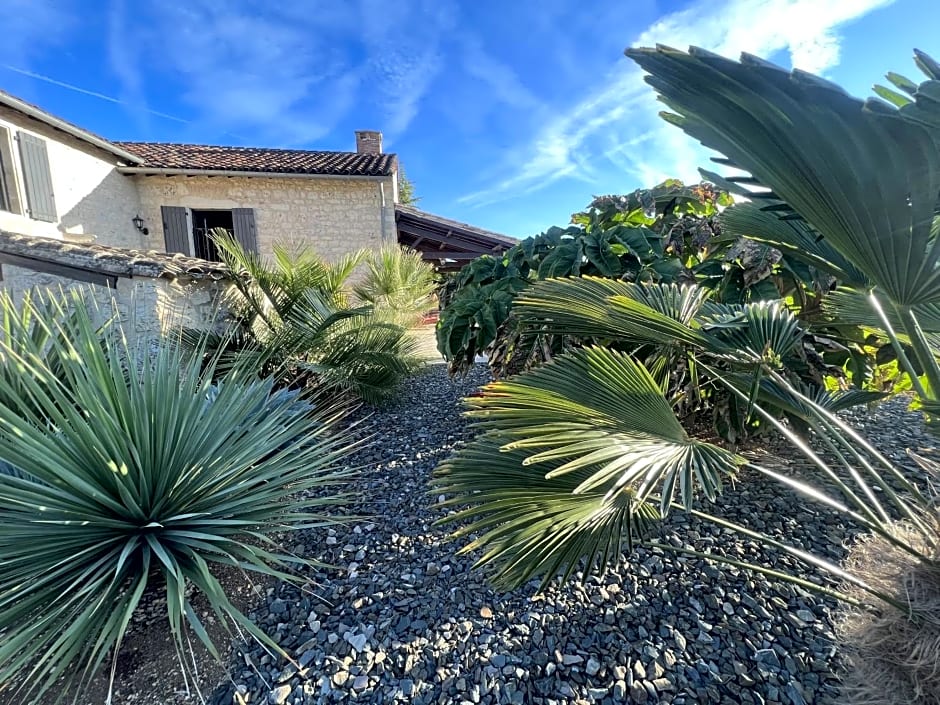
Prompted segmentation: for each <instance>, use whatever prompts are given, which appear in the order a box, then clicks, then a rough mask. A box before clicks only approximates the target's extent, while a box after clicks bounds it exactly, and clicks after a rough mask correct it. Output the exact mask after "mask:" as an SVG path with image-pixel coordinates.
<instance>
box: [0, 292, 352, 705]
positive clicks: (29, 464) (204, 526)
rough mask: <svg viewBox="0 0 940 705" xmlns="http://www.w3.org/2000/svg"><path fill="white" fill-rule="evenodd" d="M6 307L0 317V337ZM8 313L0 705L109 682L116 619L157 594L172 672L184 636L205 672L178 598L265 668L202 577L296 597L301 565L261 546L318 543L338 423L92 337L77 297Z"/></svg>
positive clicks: (250, 386) (114, 334)
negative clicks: (298, 534) (103, 679)
mask: <svg viewBox="0 0 940 705" xmlns="http://www.w3.org/2000/svg"><path fill="white" fill-rule="evenodd" d="M11 305H12V302H11V300H10V299H9V298H3V299H0V306H2V307H3V314H4V316H5V317H6V319H7V320H10V319H11V318H14V317H15V315H14V314H12V313H11V312H10V310H9V307H10V306H11ZM23 306H24V307H25V310H26V311H28V319H29V321H30V323H29V325H28V326H24V327H22V328H20V329H19V332H17V333H16V334H14V335H13V336H11V337H7V338H3V339H0V360H2V363H3V369H4V370H10V369H15V370H16V373H15V375H13V374H6V373H5V374H2V375H0V463H2V464H5V466H6V467H10V468H12V469H13V470H15V472H8V473H0V565H2V566H3V569H2V570H0V632H2V634H3V638H2V639H0V693H4V695H3V697H2V698H0V699H2V700H4V702H14V701H16V702H38V701H40V700H42V701H43V702H49V701H51V700H56V701H58V700H61V699H64V698H66V697H67V696H74V697H75V698H76V699H77V697H78V692H79V691H80V689H81V687H82V685H84V684H86V683H87V682H88V680H89V679H90V678H91V677H92V676H94V675H95V674H96V673H97V672H98V671H99V670H100V669H101V667H102V666H103V664H104V662H105V659H106V658H108V656H109V654H110V655H111V659H112V665H111V679H112V682H113V679H114V677H115V670H114V669H115V664H116V661H115V659H116V658H117V654H118V651H119V648H120V645H121V642H122V638H123V636H124V633H125V631H126V630H127V628H128V624H129V623H130V620H131V617H132V615H133V614H134V612H135V610H136V609H137V607H138V606H139V605H140V604H141V600H142V599H143V597H144V595H145V594H147V593H148V592H153V591H156V590H164V591H165V593H166V616H167V619H168V624H169V629H170V631H171V633H172V636H173V639H174V642H175V644H176V646H177V649H178V650H179V651H180V652H181V654H180V655H181V656H182V650H183V648H184V644H186V643H187V642H188V640H189V638H190V635H195V636H196V637H197V638H198V640H199V641H201V642H202V643H204V644H205V646H206V647H207V648H208V649H209V651H210V652H211V653H212V654H213V655H214V656H215V657H216V658H221V654H220V652H219V651H218V650H217V649H216V646H215V645H214V644H213V643H212V641H211V640H210V639H209V637H208V635H207V633H206V629H205V625H204V624H203V621H202V618H201V617H200V616H199V614H198V612H197V611H196V610H195V609H194V608H193V605H192V603H191V590H190V588H194V589H195V590H196V591H197V592H199V593H201V594H202V595H204V596H205V598H206V600H207V601H208V604H209V606H210V607H211V609H212V611H213V612H214V613H215V615H216V616H217V617H218V618H219V622H220V623H222V624H223V625H224V626H225V627H226V629H228V630H229V632H230V633H231V634H232V635H233V636H234V634H235V631H236V630H237V631H242V632H245V633H247V634H250V635H252V636H253V637H255V638H257V639H259V640H261V641H263V642H264V643H266V644H267V645H269V646H270V647H271V648H274V649H276V650H279V649H278V647H277V645H276V644H275V643H274V642H273V641H272V640H271V639H270V637H268V636H267V635H265V633H264V632H263V631H262V630H261V629H260V628H258V627H257V626H255V625H254V624H253V623H252V622H251V621H250V620H249V619H248V618H247V617H246V616H245V615H243V614H242V613H241V612H239V611H238V609H236V608H235V607H234V605H233V604H232V603H231V602H230V601H229V599H228V597H226V595H225V592H224V591H223V588H222V586H221V584H220V583H219V581H218V579H217V577H216V575H215V573H216V571H215V569H214V566H220V565H224V566H231V567H233V568H236V569H240V570H242V571H243V572H244V571H249V572H254V573H256V574H261V575H267V576H274V577H279V578H282V579H286V580H295V579H296V578H295V577H293V573H292V568H291V566H298V565H302V564H304V563H307V562H308V561H305V560H304V559H300V558H297V557H295V556H291V555H289V554H287V553H285V552H283V551H282V550H280V549H279V548H278V543H277V540H276V537H275V533H276V532H277V533H280V532H284V531H291V530H297V529H301V528H305V527H315V526H319V525H322V524H323V523H324V522H326V521H327V520H328V518H327V516H326V515H325V514H324V512H325V510H326V509H327V507H329V505H331V504H333V503H335V502H336V501H338V495H335V496H334V497H330V495H329V494H328V493H323V492H318V493H312V492H309V491H310V490H313V489H315V488H326V487H329V486H330V485H333V484H334V483H338V482H339V481H341V480H342V479H343V478H344V477H345V476H346V475H347V471H346V470H345V469H344V468H343V466H342V459H343V458H344V457H345V455H346V454H347V453H348V451H349V448H348V446H346V445H345V444H344V443H342V442H340V441H339V440H338V438H337V437H336V436H335V435H334V434H333V432H332V430H331V429H332V426H333V423H334V421H335V420H336V418H337V413H338V412H337V411H336V410H335V409H334V410H332V411H331V410H330V409H311V407H310V406H309V405H307V404H298V403H297V400H296V398H295V397H296V395H294V394H291V393H288V392H286V391H282V392H274V391H273V389H272V383H271V381H269V380H259V379H257V378H256V376H255V375H254V374H253V373H249V372H248V371H246V370H244V369H242V368H240V367H237V366H236V367H235V368H233V369H232V370H231V371H229V372H228V373H227V374H225V375H223V376H221V382H220V383H219V384H217V385H213V383H212V380H211V376H212V374H211V373H212V370H211V364H210V369H209V370H206V371H205V373H203V372H202V371H200V370H199V369H197V368H196V367H195V366H193V365H188V364H187V363H186V357H185V356H184V354H183V352H182V351H181V350H180V349H179V348H171V347H167V346H165V345H164V346H160V347H159V349H158V350H157V351H156V352H153V351H151V350H150V348H149V346H148V347H146V348H141V349H138V348H137V347H135V346H132V345H129V344H128V343H127V341H126V340H124V339H123V338H122V337H121V335H120V328H116V329H114V330H112V331H111V332H110V333H109V334H102V333H101V332H100V331H99V329H98V328H97V326H96V325H95V324H94V323H93V321H92V316H91V313H90V311H91V310H92V309H93V307H94V301H93V299H92V298H91V297H83V296H80V295H77V294H76V295H73V296H71V297H69V298H52V299H48V300H47V299H44V298H39V299H36V300H34V301H27V302H26V303H25V304H23ZM64 314H67V315H64ZM17 315H18V314H17ZM22 318H23V316H21V319H22ZM50 360H55V361H56V362H55V366H54V367H53V366H51V365H50V362H49V361H50ZM246 577H247V573H246ZM180 662H181V663H185V662H186V659H182V658H181V660H180ZM53 687H54V688H55V689H56V690H58V691H59V693H60V696H59V697H58V698H55V697H53V696H50V695H48V692H49V690H50V688H53ZM43 694H47V695H46V697H48V698H49V700H44V699H43Z"/></svg>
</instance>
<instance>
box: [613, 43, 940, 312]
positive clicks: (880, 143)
mask: <svg viewBox="0 0 940 705" xmlns="http://www.w3.org/2000/svg"><path fill="white" fill-rule="evenodd" d="M627 55H628V56H630V57H631V58H633V59H634V60H635V61H636V62H637V63H638V64H639V65H640V66H641V67H642V68H643V69H644V70H646V71H647V72H648V73H649V74H650V75H649V76H648V77H647V82H648V83H649V84H650V85H651V86H653V88H654V89H655V90H656V91H657V92H658V93H659V95H660V99H661V100H662V101H663V102H664V103H665V104H666V105H667V106H668V107H669V108H670V110H672V111H673V112H671V113H665V114H664V117H665V118H666V119H667V120H668V121H669V122H671V123H672V124H675V125H677V126H679V127H680V128H681V129H683V130H684V131H685V132H686V133H688V134H689V135H690V136H692V137H694V138H696V139H698V140H699V141H701V142H702V144H704V145H705V146H707V147H710V148H712V149H715V150H717V151H718V152H720V153H722V154H723V155H725V156H726V157H727V158H728V160H729V162H730V163H731V164H732V165H734V166H735V167H737V168H740V169H743V170H744V171H746V172H748V173H749V174H751V175H752V176H753V177H755V179H756V182H757V183H759V184H761V185H764V186H766V187H768V188H770V189H772V198H773V199H774V200H777V201H782V202H785V203H786V204H787V205H788V206H790V207H791V208H792V209H793V210H794V211H795V212H796V213H798V214H799V215H800V216H801V217H802V218H804V219H805V220H806V222H807V223H809V224H810V225H811V226H812V228H813V229H814V230H816V231H817V232H818V233H819V234H820V235H821V236H822V237H824V238H825V239H826V240H827V241H828V243H829V245H830V246H831V247H832V248H833V249H834V250H836V251H837V252H838V253H840V254H841V255H842V257H843V258H844V259H845V260H847V261H849V262H851V263H852V264H853V265H854V266H855V267H856V268H857V269H858V270H859V271H860V272H862V273H864V275H865V277H866V279H868V280H869V281H870V282H872V283H873V284H874V285H876V286H877V287H878V288H879V289H881V290H883V291H884V293H885V294H886V295H887V296H888V298H890V299H891V300H892V301H893V302H895V303H896V304H900V305H910V304H916V303H926V302H935V301H938V300H940V267H938V262H940V240H937V239H935V238H933V237H932V235H931V226H932V223H933V217H934V211H935V208H936V206H937V195H938V193H940V127H938V126H936V125H933V124H931V118H932V117H934V116H935V115H936V110H933V111H932V112H931V111H930V108H929V106H928V105H927V104H928V103H930V102H931V101H930V100H928V98H930V95H932V94H934V93H935V90H934V88H933V86H934V85H935V84H936V81H928V82H926V83H925V84H923V87H922V88H919V89H918V91H917V94H916V97H915V101H914V102H913V103H912V104H910V105H906V106H904V107H903V108H901V109H900V110H895V109H893V108H889V107H888V106H887V105H886V104H884V103H879V104H874V103H873V102H872V101H870V102H869V103H865V102H863V101H861V100H858V99H855V98H852V97H851V96H849V95H848V94H847V93H845V92H844V91H843V90H842V89H841V88H839V87H838V86H835V85H834V84H831V83H829V82H827V81H824V80H823V79H820V78H817V77H815V76H811V75H809V74H806V73H804V72H801V71H793V72H792V73H788V72H787V71H785V70H783V69H781V68H779V67H777V66H774V65H772V64H768V63H767V62H764V61H762V60H760V59H757V58H756V57H752V56H749V55H746V54H745V55H743V56H742V57H741V61H740V62H737V61H732V60H729V59H725V58H723V57H720V56H717V55H715V54H712V53H710V52H707V51H704V50H702V49H697V48H692V49H690V50H689V52H688V53H686V52H682V51H677V50H674V49H670V48H667V47H657V48H656V49H629V50H627ZM921 91H923V92H921ZM934 103H935V101H934ZM860 175H864V178H859V176H860ZM758 197H760V194H755V198H758Z"/></svg>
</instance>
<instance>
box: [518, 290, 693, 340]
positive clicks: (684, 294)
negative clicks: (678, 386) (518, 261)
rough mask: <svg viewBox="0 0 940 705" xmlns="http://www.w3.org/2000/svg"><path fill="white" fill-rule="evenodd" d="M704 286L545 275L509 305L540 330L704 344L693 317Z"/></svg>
mask: <svg viewBox="0 0 940 705" xmlns="http://www.w3.org/2000/svg"><path fill="white" fill-rule="evenodd" d="M707 296H708V292H707V291H706V290H704V289H700V288H698V287H680V286H677V285H675V284H633V283H629V282H624V281H619V280H616V279H603V278H600V277H579V278H573V279H547V280H544V281H540V282H537V283H536V284H535V285H534V286H532V287H530V288H528V289H526V290H525V291H524V292H523V293H522V294H521V295H520V296H519V297H518V298H517V299H516V302H515V304H514V305H513V310H514V311H515V312H516V315H517V316H518V317H519V319H520V321H522V322H523V323H524V324H526V325H528V326H531V327H542V328H544V330H545V331H546V332H549V333H555V334H559V335H572V336H577V337H585V338H591V337H594V338H607V339H611V338H612V339H617V340H626V341H632V342H638V343H653V344H658V345H663V344H669V345H675V344H676V343H684V344H687V345H694V346H698V347H704V346H706V345H708V343H709V341H708V339H707V338H706V337H704V336H703V335H702V334H701V333H699V332H697V331H696V330H695V327H696V326H695V323H694V318H695V315H696V314H697V313H698V311H699V310H700V309H701V307H702V305H703V302H704V301H705V299H706V297H707Z"/></svg>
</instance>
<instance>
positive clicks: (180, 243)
mask: <svg viewBox="0 0 940 705" xmlns="http://www.w3.org/2000/svg"><path fill="white" fill-rule="evenodd" d="M160 215H161V216H163V240H164V242H165V243H166V251H167V252H182V253H183V254H184V255H189V256H190V257H192V255H193V248H192V245H191V244H190V242H189V224H188V223H187V222H186V209H185V208H181V207H179V206H160Z"/></svg>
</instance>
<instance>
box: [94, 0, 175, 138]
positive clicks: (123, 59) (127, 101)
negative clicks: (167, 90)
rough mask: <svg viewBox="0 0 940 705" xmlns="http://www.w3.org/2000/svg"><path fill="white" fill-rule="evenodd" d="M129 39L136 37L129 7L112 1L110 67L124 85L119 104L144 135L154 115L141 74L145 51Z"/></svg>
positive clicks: (109, 43)
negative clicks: (142, 51) (141, 55)
mask: <svg viewBox="0 0 940 705" xmlns="http://www.w3.org/2000/svg"><path fill="white" fill-rule="evenodd" d="M129 36H133V32H132V27H131V25H130V23H129V22H128V17H127V3H126V2H125V0H111V7H110V10H109V12H108V44H107V46H108V64H109V65H110V67H111V70H112V71H113V72H114V75H115V76H117V78H118V81H119V82H120V85H121V98H120V100H119V101H115V102H119V103H121V104H122V105H125V106H127V107H128V109H129V111H130V112H131V113H132V114H134V116H135V117H136V118H137V121H138V123H139V125H140V126H141V128H142V129H143V131H144V133H147V132H149V126H150V121H149V116H150V115H152V114H154V113H153V111H151V110H149V109H148V108H147V98H146V94H145V91H144V77H143V73H142V72H141V70H140V51H141V47H140V44H139V43H138V42H129V41H127V38H128V37H129ZM162 117H166V116H165V115H163V116H162Z"/></svg>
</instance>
